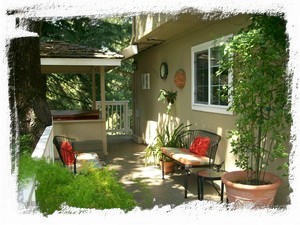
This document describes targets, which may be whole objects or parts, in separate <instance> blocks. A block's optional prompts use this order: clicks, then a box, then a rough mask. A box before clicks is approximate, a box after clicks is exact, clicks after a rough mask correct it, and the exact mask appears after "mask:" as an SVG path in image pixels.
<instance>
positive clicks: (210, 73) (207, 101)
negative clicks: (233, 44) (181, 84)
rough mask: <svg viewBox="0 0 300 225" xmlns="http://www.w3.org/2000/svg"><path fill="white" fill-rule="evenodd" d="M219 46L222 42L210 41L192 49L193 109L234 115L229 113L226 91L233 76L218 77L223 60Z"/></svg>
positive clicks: (226, 73) (223, 75) (226, 74)
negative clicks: (221, 60) (220, 62)
mask: <svg viewBox="0 0 300 225" xmlns="http://www.w3.org/2000/svg"><path fill="white" fill-rule="evenodd" d="M229 37H230V36H226V37H225V38H223V39H222V40H223V41H224V40H226V39H228V38H229ZM218 44H220V41H219V42H216V41H210V42H206V43H203V44H200V45H197V46H194V47H192V109H193V110H198V111H205V112H215V113H225V114H232V113H231V112H229V111H227V108H228V99H229V95H228V91H227V90H226V89H224V88H225V87H228V84H229V83H230V81H231V74H229V73H228V72H225V73H223V74H221V75H220V76H217V75H216V72H217V71H218V69H219V61H220V59H221V51H220V50H221V49H220V47H219V46H218Z"/></svg>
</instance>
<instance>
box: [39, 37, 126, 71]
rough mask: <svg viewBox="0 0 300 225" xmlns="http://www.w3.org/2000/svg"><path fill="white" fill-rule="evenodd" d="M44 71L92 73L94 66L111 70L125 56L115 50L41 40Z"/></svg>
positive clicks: (42, 69)
mask: <svg viewBox="0 0 300 225" xmlns="http://www.w3.org/2000/svg"><path fill="white" fill-rule="evenodd" d="M40 58H41V72H42V73H92V71H93V69H94V68H97V67H105V70H110V69H112V68H114V67H116V66H120V65H121V60H122V59H123V58H124V56H123V55H120V54H118V53H115V52H110V51H105V50H101V49H97V48H90V47H87V46H81V45H76V44H70V43H67V42H62V41H52V42H41V43H40Z"/></svg>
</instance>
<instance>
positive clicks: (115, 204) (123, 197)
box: [18, 155, 136, 216]
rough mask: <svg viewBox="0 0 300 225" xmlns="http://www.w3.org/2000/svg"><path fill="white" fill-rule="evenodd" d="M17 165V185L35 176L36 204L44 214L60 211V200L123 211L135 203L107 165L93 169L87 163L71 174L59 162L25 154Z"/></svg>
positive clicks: (76, 204) (81, 206)
mask: <svg viewBox="0 0 300 225" xmlns="http://www.w3.org/2000/svg"><path fill="white" fill-rule="evenodd" d="M19 167H20V169H19V174H18V178H19V185H23V184H24V183H26V181H28V180H29V179H30V178H32V177H33V176H35V177H36V180H37V189H36V192H35V194H36V201H37V206H38V208H39V210H40V212H41V213H43V214H44V215H45V216H47V215H50V214H53V213H54V212H55V211H56V210H58V211H59V210H61V207H62V204H63V203H66V204H67V205H68V206H72V207H78V208H90V209H92V208H94V209H111V208H120V209H123V210H125V211H129V210H131V209H133V208H134V207H135V206H136V202H135V200H134V199H133V196H132V195H131V194H130V193H128V192H126V190H125V189H124V187H123V186H122V185H121V183H119V182H118V181H117V178H116V174H115V172H114V171H112V170H109V169H108V168H103V169H94V168H92V167H90V166H88V165H87V166H86V167H85V168H84V169H83V170H82V171H81V172H80V173H79V174H77V175H74V174H73V173H71V172H70V171H69V170H68V169H67V168H64V167H62V166H61V164H60V163H54V164H50V163H47V162H46V161H45V160H34V159H32V158H31V157H29V156H26V155H23V156H22V157H21V158H20V161H19Z"/></svg>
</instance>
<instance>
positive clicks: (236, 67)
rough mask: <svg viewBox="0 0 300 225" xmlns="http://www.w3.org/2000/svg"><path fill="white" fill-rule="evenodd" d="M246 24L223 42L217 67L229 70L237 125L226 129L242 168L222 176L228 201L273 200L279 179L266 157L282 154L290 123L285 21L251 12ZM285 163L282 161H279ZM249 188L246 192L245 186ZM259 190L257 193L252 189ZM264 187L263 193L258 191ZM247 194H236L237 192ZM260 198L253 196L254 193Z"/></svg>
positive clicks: (256, 202) (261, 203)
mask: <svg viewBox="0 0 300 225" xmlns="http://www.w3.org/2000/svg"><path fill="white" fill-rule="evenodd" d="M251 19H252V23H251V25H249V26H248V28H246V29H244V30H242V31H241V32H240V33H239V34H238V35H236V36H234V37H233V38H232V39H231V40H230V41H228V42H227V43H224V44H223V47H224V48H223V49H224V56H223V58H222V61H221V62H220V64H221V67H220V70H219V71H218V73H219V74H222V73H223V72H224V71H230V70H232V71H233V82H232V84H231V85H230V87H228V88H229V89H228V91H229V93H231V95H232V99H231V100H230V110H231V111H233V112H234V113H235V114H236V116H237V118H236V129H234V130H231V131H230V132H229V138H230V140H231V146H232V153H233V154H234V155H236V157H237V158H236V161H235V163H236V165H237V166H238V167H240V168H241V169H242V170H243V171H234V172H229V173H227V174H225V175H224V176H222V181H223V182H224V184H225V187H226V192H227V197H228V200H229V202H235V203H236V205H239V204H242V205H245V204H247V203H248V202H251V204H254V207H265V206H273V203H274V197H275V194H276V191H277V188H278V187H279V185H280V184H281V179H280V178H279V177H278V176H276V175H275V174H273V173H270V172H268V168H269V165H270V163H271V162H273V161H274V160H276V159H279V158H286V157H287V156H288V154H287V153H286V147H285V146H286V144H287V141H288V139H289V127H290V124H291V115H290V102H289V99H288V88H289V87H288V84H289V77H288V75H287V71H286V63H287V56H288V53H287V52H286V49H287V37H286V35H285V21H284V20H283V18H281V17H274V16H266V15H256V16H253V17H252V18H251ZM281 167H287V163H286V164H285V165H284V166H281ZM248 190H249V191H250V192H247V191H248ZM256 190H258V193H256ZM266 190H268V193H264V192H263V191H266ZM245 193H246V196H243V197H241V199H239V195H240V194H245ZM256 196H257V197H260V199H255V197H256Z"/></svg>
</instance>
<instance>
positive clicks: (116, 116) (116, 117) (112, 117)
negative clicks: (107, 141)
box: [96, 101, 132, 134]
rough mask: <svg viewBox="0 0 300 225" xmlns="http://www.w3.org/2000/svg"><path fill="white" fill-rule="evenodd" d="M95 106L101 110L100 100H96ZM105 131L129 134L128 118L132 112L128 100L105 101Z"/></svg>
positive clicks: (130, 131)
mask: <svg viewBox="0 0 300 225" xmlns="http://www.w3.org/2000/svg"><path fill="white" fill-rule="evenodd" d="M96 108H97V109H98V110H101V102H100V101H97V102H96ZM105 112H106V133H107V134H131V133H132V130H131V128H130V121H131V120H130V118H131V116H132V112H131V110H130V109H129V107H128V101H106V109H105Z"/></svg>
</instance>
